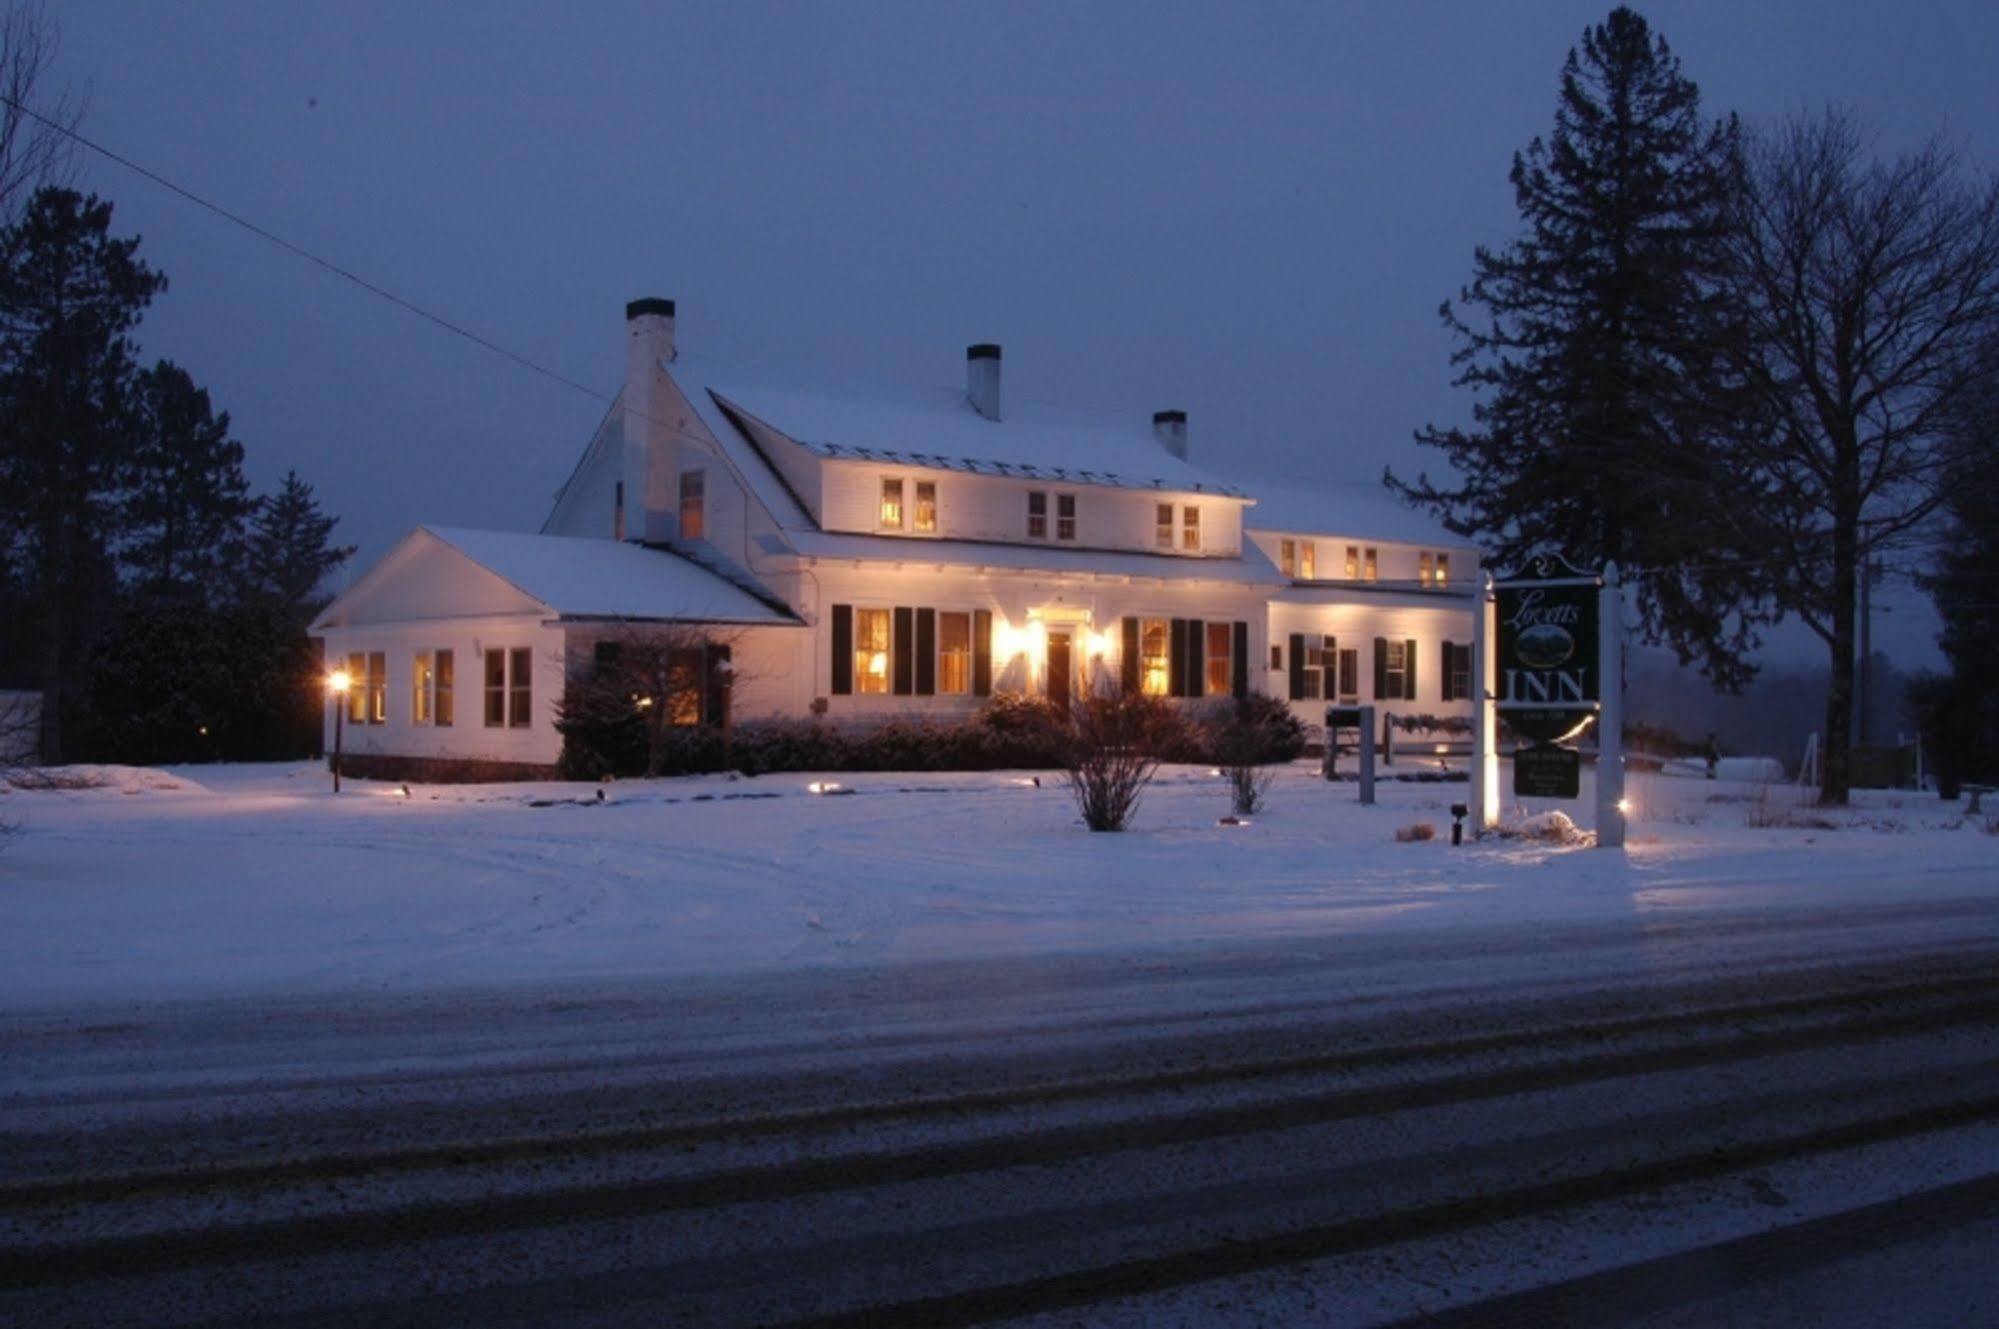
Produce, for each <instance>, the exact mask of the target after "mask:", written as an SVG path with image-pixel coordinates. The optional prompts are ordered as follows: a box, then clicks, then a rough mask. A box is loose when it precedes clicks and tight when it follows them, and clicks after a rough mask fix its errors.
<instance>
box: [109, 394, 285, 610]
mask: <svg viewBox="0 0 1999 1329" xmlns="http://www.w3.org/2000/svg"><path fill="white" fill-rule="evenodd" d="M133 407H134V409H133V455H132V467H131V475H130V479H129V487H128V488H127V490H126V493H125V498H124V503H123V507H122V514H121V515H122V517H123V521H124V525H123V531H122V535H123V540H124V546H123V549H122V550H121V556H122V558H123V561H124V563H125V565H126V566H127V567H128V568H129V569H130V570H131V572H132V574H133V578H134V585H133V587H132V589H133V591H134V592H136V593H137V594H139V595H142V596H145V597H148V598H150V599H155V600H166V601H169V602H174V603H181V604H191V603H214V602H216V601H218V600H219V599H220V598H221V597H222V596H224V595H226V594H227V592H228V590H229V588H228V587H226V586H225V584H224V583H225V578H226V576H227V575H228V574H231V573H233V571H234V569H235V566H236V561H237V559H238V558H239V557H240V555H241V552H242V551H241V545H242V540H243V522H244V519H245V518H246V517H248V516H249V514H250V511H251V509H252V507H253V504H252V502H251V500H250V486H249V482H248V481H246V480H245V479H244V478H243V445H242V444H241V443H238V442H237V441H236V440H234V439H232V438H231V437H229V413H228V412H227V411H225V412H223V413H222V414H221V415H219V416H218V415H216V414H215V412H214V409H213V408H212V407H211V406H210V404H209V400H208V393H207V391H206V390H204V389H202V388H199V387H196V386H195V382H194V380H193V379H192V378H191V377H189V376H188V373H187V371H186V370H184V369H182V368H181V367H180V366H179V365H176V364H174V363H173V362H172V361H170V360H162V361H160V362H159V363H158V364H156V365H154V366H153V367H152V368H151V369H148V370H145V371H143V372H142V373H140V374H139V375H138V378H137V382H136V384H135V391H134V393H133Z"/></svg>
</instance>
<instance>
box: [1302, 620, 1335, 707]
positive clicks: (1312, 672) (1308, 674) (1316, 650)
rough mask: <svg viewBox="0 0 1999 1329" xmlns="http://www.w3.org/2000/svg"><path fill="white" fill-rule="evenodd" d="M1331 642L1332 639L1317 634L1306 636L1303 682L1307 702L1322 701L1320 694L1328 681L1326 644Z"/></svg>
mask: <svg viewBox="0 0 1999 1329" xmlns="http://www.w3.org/2000/svg"><path fill="white" fill-rule="evenodd" d="M1331 640H1332V638H1330V637H1322V636H1319V635H1318V634H1317V633H1311V632H1308V633H1306V634H1305V671H1304V675H1303V678H1302V680H1301V681H1302V682H1303V684H1304V688H1305V700H1306V701H1319V700H1322V698H1321V696H1320V694H1321V693H1322V692H1323V691H1324V688H1325V679H1326V648H1325V645H1324V643H1326V642H1328V641H1331Z"/></svg>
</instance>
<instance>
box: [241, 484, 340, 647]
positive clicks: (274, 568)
mask: <svg viewBox="0 0 1999 1329" xmlns="http://www.w3.org/2000/svg"><path fill="white" fill-rule="evenodd" d="M339 524H340V519H339V518H338V517H330V516H328V515H326V514H325V513H323V512H321V511H320V510H319V500H318V499H316V498H314V497H313V493H312V486H311V485H309V484H307V483H306V482H305V481H304V480H302V479H300V478H299V474H298V472H297V471H286V472H285V479H284V483H283V484H281V485H280V486H279V487H278V492H277V493H275V494H271V495H267V496H266V497H264V498H263V499H261V500H259V501H258V503H257V510H256V512H255V514H254V515H253V516H252V517H251V519H250V534H249V540H248V545H247V549H246V555H245V558H244V577H245V582H246V591H247V593H248V595H249V596H250V597H251V598H254V599H258V600H262V601H265V602H267V603H271V604H275V605H277V606H279V607H280V608H282V609H283V610H284V611H285V612H286V613H288V614H289V615H290V616H291V617H292V618H293V619H294V620H295V621H296V622H297V624H298V627H299V629H300V630H301V631H303V630H304V628H305V625H306V624H308V623H310V622H311V621H312V617H313V615H314V614H317V613H318V612H319V611H320V610H321V609H323V608H324V607H325V606H326V598H325V597H324V596H323V595H322V594H321V587H322V586H323V585H324V583H325V581H326V579H327V577H328V576H330V575H332V573H333V571H334V569H336V568H338V567H339V566H340V565H341V564H343V563H345V562H346V561H347V560H348V559H349V558H351V557H353V554H354V546H353V545H336V544H334V543H333V528H334V527H335V526H337V525H339Z"/></svg>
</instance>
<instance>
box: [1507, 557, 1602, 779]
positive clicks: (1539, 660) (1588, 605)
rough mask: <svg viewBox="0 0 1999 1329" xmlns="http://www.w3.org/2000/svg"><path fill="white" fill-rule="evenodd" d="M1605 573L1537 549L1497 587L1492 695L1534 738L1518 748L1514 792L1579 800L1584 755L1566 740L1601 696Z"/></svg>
mask: <svg viewBox="0 0 1999 1329" xmlns="http://www.w3.org/2000/svg"><path fill="white" fill-rule="evenodd" d="M1602 587H1603V579H1602V578H1601V577H1598V576H1597V575H1596V574H1594V573H1590V572H1583V571H1580V570H1579V569H1577V568H1574V567H1571V566H1570V565H1569V564H1568V562H1566V561H1565V560H1564V559H1562V558H1560V557H1559V556H1557V555H1554V554H1538V555H1535V556H1534V557H1532V558H1530V559H1528V560H1527V564H1526V566H1525V567H1524V568H1522V569H1521V570H1520V571H1519V572H1517V573H1515V574H1514V575H1513V576H1512V577H1509V578H1507V579H1505V580H1503V581H1495V582H1494V583H1493V586H1492V590H1493V609H1494V614H1493V617H1494V620H1495V622H1494V627H1495V629H1496V631H1495V632H1494V634H1493V635H1494V638H1495V648H1496V649H1495V654H1496V655H1497V657H1498V658H1497V659H1496V660H1495V662H1494V663H1495V664H1496V665H1497V666H1498V668H1497V669H1496V671H1495V672H1496V674H1497V677H1496V678H1495V679H1494V682H1495V683H1496V684H1497V687H1496V689H1495V695H1494V701H1495V703H1496V705H1497V708H1498V711H1499V715H1500V718H1501V719H1503V720H1505V721H1506V724H1507V726H1508V728H1510V729H1512V730H1513V732H1514V733H1516V734H1518V735H1520V736H1521V737H1522V738H1523V739H1526V740H1529V743H1528V745H1527V746H1523V747H1522V748H1520V749H1519V750H1518V751H1517V752H1516V753H1515V754H1514V764H1513V792H1514V794H1515V795H1517V796H1521V797H1530V798H1534V797H1538V798H1575V797H1577V795H1578V793H1579V792H1580V785H1581V770H1582V759H1581V755H1580V754H1579V753H1577V751H1576V750H1575V749H1574V748H1571V747H1566V746H1563V745H1562V744H1563V740H1565V739H1568V738H1570V737H1573V736H1574V735H1575V734H1576V733H1577V732H1579V731H1580V730H1581V729H1582V728H1583V726H1584V725H1586V724H1587V723H1588V722H1589V721H1590V719H1591V718H1592V717H1594V716H1595V715H1596V713H1597V711H1598V709H1599V704H1600V702H1601V699H1602V695H1603V693H1602V683H1603V680H1602V673H1601V663H1602V662H1601V658H1600V646H1601V644H1600V641H1599V622H1598V612H1599V601H1600V596H1601V594H1602Z"/></svg>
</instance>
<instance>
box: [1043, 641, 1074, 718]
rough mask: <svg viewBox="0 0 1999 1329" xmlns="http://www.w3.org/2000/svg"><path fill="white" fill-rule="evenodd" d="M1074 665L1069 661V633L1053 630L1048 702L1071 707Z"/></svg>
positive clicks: (1061, 706) (1049, 643) (1050, 645)
mask: <svg viewBox="0 0 1999 1329" xmlns="http://www.w3.org/2000/svg"><path fill="white" fill-rule="evenodd" d="M1072 668H1073V666H1072V665H1071V664H1070V662H1069V634H1068V633H1067V632H1051V633H1049V634H1048V703H1049V705H1051V706H1056V707H1059V708H1061V709H1062V710H1064V711H1066V710H1068V709H1069V679H1070V678H1071V676H1072V673H1071V671H1072Z"/></svg>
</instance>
